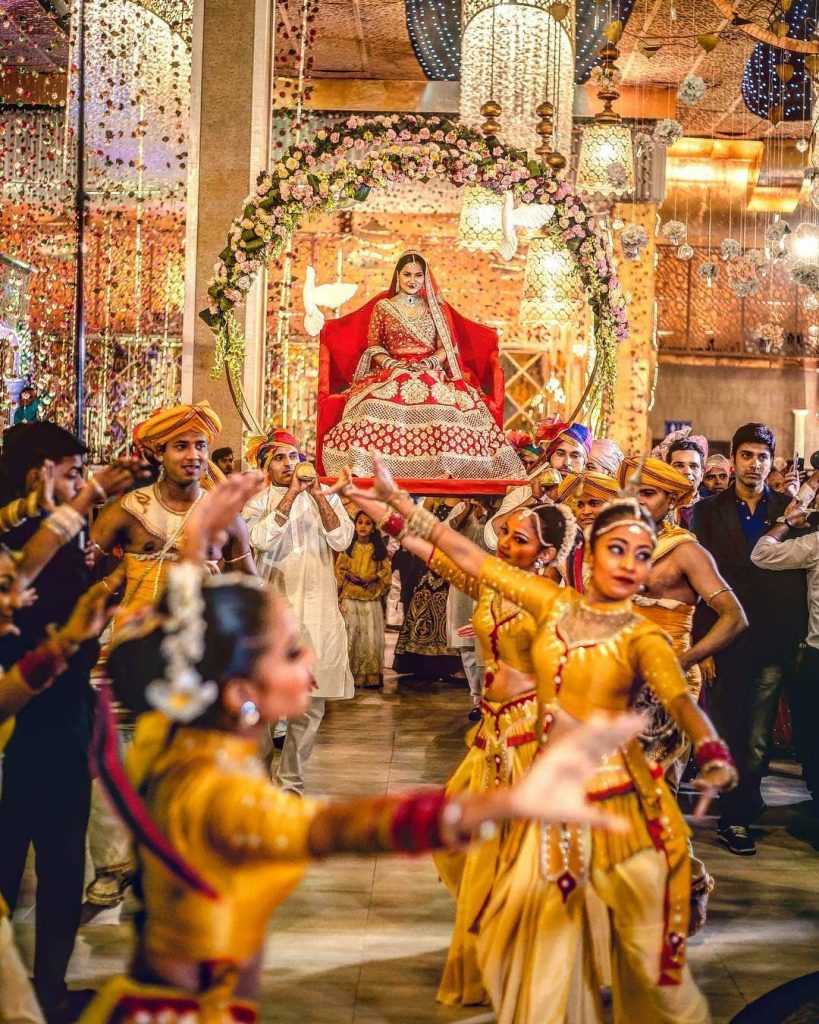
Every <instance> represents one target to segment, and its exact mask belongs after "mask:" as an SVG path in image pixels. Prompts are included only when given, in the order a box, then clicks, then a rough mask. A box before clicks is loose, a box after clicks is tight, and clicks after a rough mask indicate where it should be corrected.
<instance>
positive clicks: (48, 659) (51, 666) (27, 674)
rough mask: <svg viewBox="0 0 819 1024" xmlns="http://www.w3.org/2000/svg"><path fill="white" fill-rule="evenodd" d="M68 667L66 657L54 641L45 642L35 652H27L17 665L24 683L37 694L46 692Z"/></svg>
mask: <svg viewBox="0 0 819 1024" xmlns="http://www.w3.org/2000/svg"><path fill="white" fill-rule="evenodd" d="M67 667H68V662H67V661H66V658H65V655H64V654H63V652H62V651H61V650H60V649H59V648H58V647H57V645H56V644H55V643H54V641H53V640H44V641H43V642H42V643H41V644H38V645H37V646H36V647H35V648H34V650H31V651H26V653H25V654H24V655H23V656H22V658H20V660H19V661H18V662H17V665H16V668H17V671H18V672H19V673H20V675H21V677H22V679H23V682H24V683H25V684H26V685H27V686H28V687H29V688H30V689H32V690H34V692H35V693H39V691H40V690H44V689H45V688H46V687H47V686H48V685H49V683H50V682H51V681H52V680H53V679H54V677H55V676H58V675H59V674H60V673H61V672H64V671H65V670H66V668H67Z"/></svg>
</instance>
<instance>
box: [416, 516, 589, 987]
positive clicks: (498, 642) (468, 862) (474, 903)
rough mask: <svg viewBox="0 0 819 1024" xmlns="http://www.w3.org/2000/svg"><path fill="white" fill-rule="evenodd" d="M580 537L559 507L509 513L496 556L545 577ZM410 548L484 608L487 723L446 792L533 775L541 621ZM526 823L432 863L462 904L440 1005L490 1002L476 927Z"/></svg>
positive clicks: (481, 637) (479, 627) (481, 638)
mask: <svg viewBox="0 0 819 1024" xmlns="http://www.w3.org/2000/svg"><path fill="white" fill-rule="evenodd" d="M575 533H576V527H575V522H574V518H573V516H572V515H571V513H570V512H568V510H566V509H564V508H563V507H562V506H556V505H539V506H536V507H535V508H532V509H528V508H527V509H522V510H517V511H515V512H512V513H511V515H510V516H509V517H508V518H506V519H505V521H504V523H503V525H502V526H501V527H500V529H499V531H498V557H499V558H500V559H501V560H502V561H503V562H505V563H506V564H507V565H514V566H517V567H518V568H520V569H523V570H524V571H525V572H537V573H543V572H544V571H545V569H546V567H547V566H549V565H551V563H552V562H554V561H556V560H558V559H561V558H565V556H566V553H567V551H568V549H569V548H570V547H571V545H572V542H573V540H574V537H575ZM404 546H405V547H406V548H407V549H408V550H409V551H411V552H412V553H413V554H415V555H417V556H418V557H419V558H423V559H424V560H425V561H426V562H427V563H428V564H429V567H430V569H432V570H433V571H434V572H436V573H438V575H439V576H442V577H443V578H444V579H446V580H448V581H449V582H450V583H451V584H452V585H453V586H456V587H457V588H458V589H459V590H463V591H464V592H465V593H466V594H468V595H469V597H471V598H472V599H473V600H475V601H477V602H478V603H477V605H476V606H475V611H474V614H473V616H472V624H473V626H474V628H475V633H476V635H477V638H478V642H479V643H480V645H481V650H482V652H483V660H484V662H485V664H486V673H485V676H484V694H483V699H482V700H481V704H480V708H481V721H480V723H479V725H478V726H477V727H476V728H475V729H474V730H472V732H471V733H470V734H469V737H468V741H467V742H468V745H469V752H468V753H467V755H466V757H465V758H464V760H463V761H462V762H461V764H460V765H459V767H458V768H457V769H456V770H455V772H454V774H453V775H452V777H451V778H450V780H449V783H448V784H447V794H448V795H450V796H453V797H454V796H458V795H459V794H462V793H484V792H486V791H487V790H490V791H491V790H493V789H494V788H495V787H496V786H499V785H509V784H511V783H514V782H516V781H517V780H518V779H520V778H522V777H523V775H524V774H525V773H526V772H527V771H528V770H529V768H530V767H531V764H532V760H533V759H534V756H535V753H536V751H537V736H536V711H537V694H536V693H535V681H534V674H533V673H534V666H533V664H532V655H531V648H532V643H533V641H534V636H535V628H536V627H535V621H534V619H533V618H532V616H531V615H529V614H528V612H525V611H523V609H521V608H519V607H518V606H517V605H515V604H512V603H511V602H510V601H507V600H506V599H505V598H504V597H502V596H501V595H500V594H497V593H495V591H493V590H492V589H491V588H489V587H487V586H485V585H483V584H482V583H481V582H480V581H479V580H478V579H477V578H476V577H474V576H469V575H468V574H466V573H464V572H462V571H461V570H460V569H459V568H458V567H457V566H456V565H455V563H454V562H453V561H452V560H451V559H449V558H447V556H446V555H444V554H443V553H442V552H440V551H436V549H435V548H434V547H433V546H432V544H430V543H429V541H425V540H422V539H421V538H420V537H410V536H408V537H406V538H405V540H404ZM521 827H522V826H521V823H519V822H516V823H513V824H510V825H509V826H504V827H503V828H501V829H500V830H499V831H498V833H497V835H496V836H494V837H493V839H492V840H491V842H486V843H481V844H480V845H478V846H473V847H470V848H469V849H468V850H466V851H456V852H449V851H447V852H444V853H439V854H437V855H436V856H435V863H436V866H437V867H438V871H439V872H440V875H441V878H442V879H443V881H444V883H445V884H446V886H447V887H448V889H449V890H450V892H451V893H452V895H453V896H454V897H455V898H456V899H457V904H458V905H457V910H456V914H455V931H454V934H453V936H452V942H451V943H450V947H449V955H448V956H447V961H446V965H445V967H444V975H443V978H442V980H441V986H440V988H439V990H438V999H439V1001H440V1002H442V1003H447V1004H449V1005H452V1004H463V1005H465V1006H468V1005H472V1004H476V1003H483V1002H486V1001H487V998H488V997H487V995H486V990H485V988H484V986H483V982H482V981H481V973H480V970H479V969H478V965H477V960H476V941H477V931H476V926H477V924H478V922H479V920H480V916H481V911H482V910H483V908H484V906H485V905H486V900H487V899H488V897H489V894H490V893H491V891H492V884H493V882H494V879H495V875H496V873H497V870H498V865H499V864H501V863H503V862H504V861H506V860H507V859H508V852H507V851H508V849H509V848H510V847H511V848H514V847H515V845H516V843H517V841H518V839H519V834H520V829H521Z"/></svg>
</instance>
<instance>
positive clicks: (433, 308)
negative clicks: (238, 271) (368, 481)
mask: <svg viewBox="0 0 819 1024" xmlns="http://www.w3.org/2000/svg"><path fill="white" fill-rule="evenodd" d="M364 339H366V348H364V349H363V352H362V354H361V357H360V358H359V360H358V364H357V366H356V370H355V373H354V375H353V379H352V382H351V384H350V388H349V391H348V392H346V393H345V395H344V396H340V395H333V394H327V393H326V392H325V394H324V395H322V393H321V391H322V388H321V384H320V393H319V431H318V435H319V445H320V458H321V463H322V466H323V469H324V471H325V472H326V473H328V474H330V475H332V476H337V475H338V474H339V472H340V471H341V470H342V468H344V467H345V466H346V467H348V468H349V469H350V470H352V472H353V474H355V475H358V476H369V475H371V473H372V462H371V460H370V454H369V453H370V450H371V449H375V450H377V451H378V452H379V453H380V454H381V456H382V458H383V459H384V461H385V463H386V464H387V466H388V467H389V469H390V471H391V472H392V473H393V475H395V476H397V477H403V478H411V479H436V480H437V479H447V478H455V479H470V480H516V479H519V478H521V477H522V476H524V470H523V466H522V464H521V461H520V459H519V458H518V456H517V454H516V453H515V450H514V448H513V447H512V446H511V445H510V444H509V442H508V441H507V439H506V437H505V435H504V433H503V431H502V430H501V428H500V426H499V425H498V423H499V421H500V420H501V419H502V415H503V378H502V375H501V373H500V370H499V368H498V366H497V335H496V334H495V332H493V331H490V330H489V329H488V328H486V327H482V326H481V325H480V324H476V323H473V322H472V321H470V320H467V319H466V318H465V317H462V316H461V315H460V314H458V313H457V312H456V311H455V310H454V309H452V307H451V306H449V305H448V304H447V303H446V302H445V301H444V300H443V298H442V296H441V293H440V291H439V290H438V287H437V285H436V283H435V280H434V278H433V276H432V274H431V272H430V270H429V266H428V265H427V262H426V260H425V259H424V258H423V257H422V256H421V255H420V253H417V252H414V251H410V252H406V253H404V255H403V256H401V258H400V259H399V260H398V263H397V264H396V267H395V271H394V273H393V277H392V283H391V285H390V289H389V291H387V292H382V293H381V294H380V295H378V296H376V298H375V299H373V300H371V301H370V302H368V303H367V304H366V305H365V306H363V307H362V308H361V309H359V310H356V311H355V312H353V313H350V314H348V315H347V316H345V317H342V318H340V319H339V320H331V321H329V322H328V323H327V325H326V326H325V328H324V330H323V331H322V349H323V354H324V358H325V365H324V366H323V367H322V371H321V372H322V375H323V377H324V378H325V380H326V378H327V376H328V375H329V370H328V368H327V365H326V360H329V359H333V358H336V357H337V350H338V349H343V350H344V351H345V352H349V351H353V352H356V353H357V352H359V351H361V347H362V344H363V341H364ZM487 340H488V341H489V344H487ZM487 350H488V351H487ZM462 353H463V355H462ZM466 353H469V355H470V356H471V360H469V361H468V360H467V359H466V358H465V355H466ZM490 356H491V357H492V358H490ZM481 357H483V358H482V359H481ZM470 361H471V362H472V363H473V366H476V364H477V363H479V362H482V364H483V365H482V369H483V370H484V374H483V376H484V379H486V377H487V376H488V377H489V378H490V382H491V386H492V389H493V393H492V394H491V395H486V394H484V393H482V392H481V391H480V390H479V387H480V380H479V376H478V374H477V373H475V372H474V369H473V368H471V367H470V366H469V362H470ZM487 371H488V373H487ZM342 398H343V399H344V411H343V413H342V415H341V419H340V420H338V419H337V417H338V410H337V407H336V408H334V405H337V402H338V400H339V399H342ZM333 414H335V415H333ZM328 420H329V422H328Z"/></svg>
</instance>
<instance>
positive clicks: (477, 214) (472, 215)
mask: <svg viewBox="0 0 819 1024" xmlns="http://www.w3.org/2000/svg"><path fill="white" fill-rule="evenodd" d="M481 115H482V117H483V118H484V121H483V123H482V124H481V131H482V132H483V133H484V135H497V134H498V132H499V131H500V121H499V120H498V118H499V117H500V115H501V107H500V104H499V103H496V102H495V100H487V101H486V103H484V104H482V105H481ZM503 202H504V197H503V194H502V193H497V192H490V191H489V189H488V188H483V187H482V186H481V185H467V187H466V189H465V190H464V202H463V206H462V207H461V217H460V220H459V222H458V242H457V245H458V248H459V249H469V250H470V251H472V252H495V250H496V249H498V248H499V247H500V246H501V245H502V244H503V239H504V234H503Z"/></svg>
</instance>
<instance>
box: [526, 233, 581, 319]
mask: <svg viewBox="0 0 819 1024" xmlns="http://www.w3.org/2000/svg"><path fill="white" fill-rule="evenodd" d="M580 298H581V294H580V278H579V276H578V273H577V267H576V265H575V261H574V257H573V256H572V254H571V253H570V252H569V250H568V249H567V248H566V247H565V246H564V245H561V244H560V243H558V242H556V241H555V240H554V239H553V238H551V237H550V236H548V235H538V236H537V237H536V238H533V239H532V242H531V244H530V246H529V255H528V256H527V259H526V273H525V274H524V277H523V301H522V302H521V304H520V322H521V323H522V324H565V323H568V322H569V321H570V320H573V319H575V318H576V317H577V315H578V307H579V304H580Z"/></svg>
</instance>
